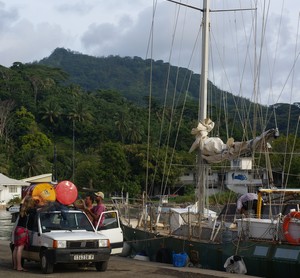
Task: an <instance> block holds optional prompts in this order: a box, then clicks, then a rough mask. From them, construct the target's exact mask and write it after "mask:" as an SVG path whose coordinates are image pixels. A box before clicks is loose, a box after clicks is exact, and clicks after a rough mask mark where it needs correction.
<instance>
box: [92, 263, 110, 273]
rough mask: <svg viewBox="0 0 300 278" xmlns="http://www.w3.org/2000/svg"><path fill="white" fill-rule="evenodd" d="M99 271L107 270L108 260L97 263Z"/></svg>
mask: <svg viewBox="0 0 300 278" xmlns="http://www.w3.org/2000/svg"><path fill="white" fill-rule="evenodd" d="M95 266H96V269H97V271H105V270H106V269H107V266H108V261H105V262H96V263H95Z"/></svg>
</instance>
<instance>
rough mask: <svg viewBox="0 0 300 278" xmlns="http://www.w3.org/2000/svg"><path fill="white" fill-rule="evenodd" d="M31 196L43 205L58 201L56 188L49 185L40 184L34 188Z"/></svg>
mask: <svg viewBox="0 0 300 278" xmlns="http://www.w3.org/2000/svg"><path fill="white" fill-rule="evenodd" d="M31 196H32V197H33V198H34V199H38V200H39V201H40V202H41V204H43V203H44V202H47V201H48V202H54V201H55V200H56V192H55V189H54V187H53V186H52V185H51V184H49V183H39V184H37V185H35V186H34V187H33V188H32V192H31Z"/></svg>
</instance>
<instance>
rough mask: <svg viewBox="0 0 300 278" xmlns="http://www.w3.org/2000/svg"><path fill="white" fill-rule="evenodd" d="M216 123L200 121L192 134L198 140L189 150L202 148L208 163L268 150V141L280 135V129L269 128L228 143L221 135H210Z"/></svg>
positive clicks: (229, 140) (203, 155)
mask: <svg viewBox="0 0 300 278" xmlns="http://www.w3.org/2000/svg"><path fill="white" fill-rule="evenodd" d="M214 126H215V123H214V122H213V121H212V120H211V119H209V118H207V119H205V120H204V121H200V122H199V124H198V126H197V127H196V128H193V129H192V132H191V133H192V134H193V135H195V137H196V140H195V142H194V143H193V145H192V146H191V148H190V151H189V152H192V151H194V150H196V149H197V148H200V150H201V154H202V157H203V159H205V160H206V161H207V162H208V163H219V162H222V161H224V160H232V159H235V158H237V157H239V156H241V155H247V154H251V153H252V152H261V151H264V150H266V148H267V147H268V142H269V141H270V140H271V139H274V138H277V137H278V136H279V134H278V129H269V130H267V131H265V132H263V133H262V134H261V135H260V136H258V137H256V138H254V139H252V140H248V141H243V142H234V139H233V138H229V139H228V141H227V142H226V144H225V143H224V142H223V141H222V140H221V139H220V138H219V137H208V133H209V132H210V131H212V129H213V128H214Z"/></svg>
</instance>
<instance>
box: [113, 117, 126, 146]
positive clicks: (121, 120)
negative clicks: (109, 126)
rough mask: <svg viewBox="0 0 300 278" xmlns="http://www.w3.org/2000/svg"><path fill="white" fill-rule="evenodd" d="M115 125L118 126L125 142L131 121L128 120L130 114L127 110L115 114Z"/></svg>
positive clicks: (122, 140)
mask: <svg viewBox="0 0 300 278" xmlns="http://www.w3.org/2000/svg"><path fill="white" fill-rule="evenodd" d="M114 118H115V126H116V127H117V129H118V131H119V134H120V137H121V142H122V143H124V141H125V138H126V134H127V132H128V129H129V121H128V119H127V118H128V114H127V113H126V112H125V111H120V112H118V113H116V114H115V116H114Z"/></svg>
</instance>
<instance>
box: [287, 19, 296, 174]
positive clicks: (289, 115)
mask: <svg viewBox="0 0 300 278" xmlns="http://www.w3.org/2000/svg"><path fill="white" fill-rule="evenodd" d="M298 34H299V16H298V24H297V34H296V45H295V53H294V55H295V57H296V55H297V47H298ZM294 77H295V68H293V74H292V80H291V82H292V85H291V94H290V103H291V97H292V92H293V85H294ZM291 113H292V106H291V105H290V106H289V113H288V124H287V129H286V144H285V150H287V148H288V134H289V130H290V119H291ZM298 122H299V119H298ZM295 135H296V137H297V132H296V133H295ZM285 162H286V157H285V159H284V166H283V167H284V168H283V169H285ZM289 163H290V164H291V163H292V157H290V162H289ZM290 167H291V166H290V165H289V168H290Z"/></svg>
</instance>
